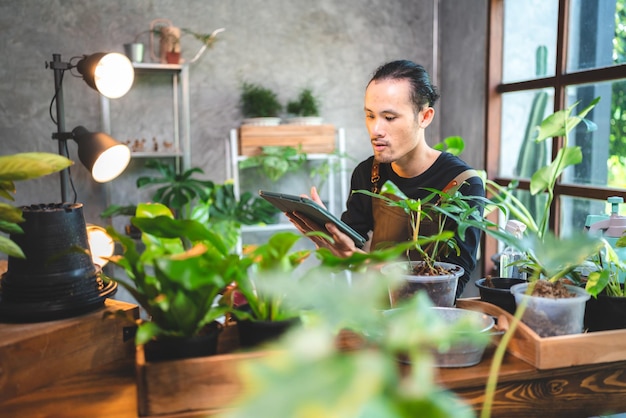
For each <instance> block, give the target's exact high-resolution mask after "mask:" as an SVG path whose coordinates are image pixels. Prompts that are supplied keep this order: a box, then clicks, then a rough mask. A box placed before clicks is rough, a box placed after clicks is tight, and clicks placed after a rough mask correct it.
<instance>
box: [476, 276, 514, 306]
mask: <svg viewBox="0 0 626 418" xmlns="http://www.w3.org/2000/svg"><path fill="white" fill-rule="evenodd" d="M491 283H492V286H493V287H492V286H488V285H487V279H479V280H476V282H475V283H474V285H475V286H476V287H477V288H478V293H479V294H480V300H482V301H483V302H487V303H491V304H492V305H496V306H498V307H500V308H502V309H504V310H505V311H507V312H508V313H510V314H513V313H515V308H516V307H517V305H516V303H515V297H514V296H513V294H512V293H511V287H512V286H514V285H516V284H520V283H526V280H524V279H509V278H501V277H493V278H492V279H491Z"/></svg>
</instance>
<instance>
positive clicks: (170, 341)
mask: <svg viewBox="0 0 626 418" xmlns="http://www.w3.org/2000/svg"><path fill="white" fill-rule="evenodd" d="M131 222H132V223H133V225H135V226H136V227H137V228H139V229H140V230H141V231H142V243H143V245H144V246H145V249H144V250H143V252H141V253H140V251H139V250H138V248H137V244H136V243H135V241H134V240H132V239H130V238H128V237H126V236H124V235H122V234H119V233H117V232H116V231H115V230H114V229H113V228H112V227H109V228H108V229H107V231H108V232H109V234H110V235H111V236H112V237H113V238H114V240H115V241H116V242H118V243H120V244H121V246H122V247H123V253H122V254H121V255H114V256H112V257H111V258H110V261H111V262H112V263H113V264H115V265H117V266H119V267H121V268H122V269H123V271H124V272H125V273H126V277H123V276H121V275H119V276H116V277H112V278H111V279H112V280H114V281H116V282H117V283H119V284H120V285H121V286H123V287H124V288H126V289H127V290H128V291H129V293H130V294H131V295H132V296H133V297H134V298H135V300H136V301H137V303H138V304H139V305H140V306H141V308H142V309H143V310H145V312H146V314H147V316H148V318H149V319H145V320H144V319H140V320H138V321H137V325H138V328H137V333H136V337H135V342H136V344H137V345H142V346H144V351H145V353H146V357H147V360H148V361H151V360H153V359H154V360H160V359H164V357H162V356H166V357H165V358H182V357H186V356H188V355H190V353H189V351H188V350H190V349H189V348H188V344H192V346H193V347H195V346H196V345H197V343H198V341H197V340H198V339H200V340H201V343H200V348H201V349H203V350H202V351H200V354H199V355H210V354H214V353H215V352H216V349H217V335H218V333H219V331H220V326H219V325H218V324H216V323H215V321H216V319H218V318H220V317H222V316H223V315H224V314H225V313H226V312H227V311H228V309H227V308H226V307H225V306H217V305H216V304H215V302H216V299H217V297H218V295H219V294H220V292H222V291H223V290H224V288H225V287H226V285H227V284H229V283H230V282H231V281H232V280H233V279H234V277H233V276H237V275H238V274H243V272H244V271H245V265H244V263H242V262H241V260H239V257H238V256H237V255H236V254H233V253H230V252H229V249H228V246H227V245H226V244H225V243H224V241H223V240H222V238H221V236H220V235H219V234H216V233H214V232H212V231H211V230H209V229H208V228H207V227H206V226H205V225H204V224H202V223H201V222H198V221H194V220H188V219H185V220H181V219H175V218H174V216H173V215H172V213H171V211H170V210H169V209H168V208H167V207H165V206H164V205H162V204H159V203H150V204H139V205H138V206H137V214H136V216H135V217H133V218H132V219H131ZM163 346H165V347H166V349H167V350H168V351H171V353H167V354H165V353H163V350H164V349H163V348H162V347H163ZM152 353H154V357H153V356H152ZM194 355H195V353H194Z"/></svg>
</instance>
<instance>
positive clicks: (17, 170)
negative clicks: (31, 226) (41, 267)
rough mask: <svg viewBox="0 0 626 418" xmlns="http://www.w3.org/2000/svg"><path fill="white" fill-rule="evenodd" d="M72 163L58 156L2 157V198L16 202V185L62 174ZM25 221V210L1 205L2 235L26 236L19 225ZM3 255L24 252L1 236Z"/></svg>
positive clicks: (0, 221)
mask: <svg viewBox="0 0 626 418" xmlns="http://www.w3.org/2000/svg"><path fill="white" fill-rule="evenodd" d="M72 164H73V162H72V160H69V159H67V158H65V157H63V156H60V155H57V154H50V153H45V152H28V153H18V154H12V155H2V156H0V197H2V198H4V199H6V200H9V201H15V198H14V197H13V194H15V192H16V188H15V182H17V181H23V180H29V179H36V178H39V177H43V176H47V175H49V174H52V173H56V172H58V171H61V170H63V169H65V168H67V167H69V166H70V165H72ZM20 222H24V218H23V217H22V210H21V209H20V208H18V207H15V206H13V205H12V204H9V203H4V202H0V232H4V233H7V234H20V233H23V231H22V229H21V228H20V226H19V223H20ZM0 253H4V254H7V255H9V256H11V257H17V258H24V252H23V251H22V249H21V248H20V247H19V246H18V245H17V244H15V242H13V241H12V240H11V239H10V238H8V237H5V236H4V235H0Z"/></svg>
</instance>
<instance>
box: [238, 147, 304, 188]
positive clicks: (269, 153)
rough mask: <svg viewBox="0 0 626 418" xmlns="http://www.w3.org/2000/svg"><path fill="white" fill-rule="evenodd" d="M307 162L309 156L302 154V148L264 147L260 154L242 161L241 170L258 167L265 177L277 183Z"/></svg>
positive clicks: (240, 163)
mask: <svg viewBox="0 0 626 418" xmlns="http://www.w3.org/2000/svg"><path fill="white" fill-rule="evenodd" d="M306 161H307V154H306V153H305V152H302V147H298V148H294V147H291V146H264V147H261V153H260V154H258V155H253V156H250V157H248V158H246V159H245V160H242V161H240V162H239V168H241V169H242V170H243V169H246V168H255V167H258V168H259V169H260V172H261V173H262V174H263V175H265V176H266V177H267V178H268V179H270V180H272V181H273V182H276V181H278V180H279V179H280V178H282V177H283V176H284V175H285V174H287V173H288V172H292V171H297V170H298V169H299V168H300V167H302V166H303V164H304V163H305V162H306Z"/></svg>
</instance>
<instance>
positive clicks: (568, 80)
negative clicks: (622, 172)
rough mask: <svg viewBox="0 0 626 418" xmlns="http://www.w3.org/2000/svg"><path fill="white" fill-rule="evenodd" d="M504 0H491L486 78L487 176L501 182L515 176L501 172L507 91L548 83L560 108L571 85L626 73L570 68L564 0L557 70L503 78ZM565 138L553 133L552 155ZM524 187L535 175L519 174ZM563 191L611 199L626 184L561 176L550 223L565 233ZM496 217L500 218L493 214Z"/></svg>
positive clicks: (489, 246)
mask: <svg viewBox="0 0 626 418" xmlns="http://www.w3.org/2000/svg"><path fill="white" fill-rule="evenodd" d="M504 2H505V0H489V9H488V15H489V16H488V17H489V21H488V28H487V84H486V89H487V91H486V94H485V97H486V101H485V102H486V106H487V109H486V112H485V127H486V128H485V135H486V137H485V166H486V167H485V170H486V172H487V177H488V178H489V179H491V180H494V181H495V182H497V183H498V184H501V185H506V184H509V182H510V181H511V180H514V178H511V177H503V176H499V175H498V169H499V156H500V141H501V137H500V134H501V123H502V114H501V111H502V94H504V93H511V92H522V91H527V90H538V89H542V88H552V89H554V109H553V111H554V112H556V111H558V110H560V109H564V108H566V107H567V103H566V95H565V93H566V89H567V87H569V86H573V85H579V84H588V83H597V82H603V81H613V80H619V79H626V64H620V65H614V66H611V67H607V68H592V69H584V70H576V71H575V72H571V73H568V72H567V41H568V38H567V36H568V25H569V19H568V16H569V8H570V0H559V6H558V23H557V25H558V27H557V41H556V42H557V44H556V68H555V74H554V76H549V77H543V78H538V79H533V80H528V81H521V82H512V83H503V82H502V65H503V39H504V37H503V35H504ZM562 144H563V138H561V137H556V138H553V139H552V159H554V157H555V155H556V153H557V152H558V150H559V148H560V147H561V146H562ZM517 180H518V181H519V188H520V189H523V190H529V187H530V181H529V180H527V179H517ZM561 196H571V197H581V198H587V199H598V200H606V199H607V198H608V197H610V196H621V197H623V198H624V200H625V201H626V190H624V189H620V188H612V187H598V186H595V185H572V184H562V183H561V182H560V179H559V181H557V184H556V185H555V188H554V200H553V202H552V206H551V210H550V220H549V228H550V229H551V230H552V231H554V232H555V233H556V234H559V232H560V231H559V229H560V228H559V226H560V212H561V210H560V209H561V208H560V205H561V199H560V197H561ZM492 220H493V221H494V222H495V221H497V219H495V215H494V219H492ZM483 240H484V242H483V244H484V245H483V248H484V254H485V255H487V256H486V257H483V271H484V272H485V273H487V272H490V271H492V270H493V262H492V260H491V255H492V254H496V253H497V252H498V242H497V241H496V240H495V239H494V238H492V237H488V236H484V237H483Z"/></svg>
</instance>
